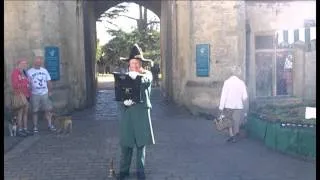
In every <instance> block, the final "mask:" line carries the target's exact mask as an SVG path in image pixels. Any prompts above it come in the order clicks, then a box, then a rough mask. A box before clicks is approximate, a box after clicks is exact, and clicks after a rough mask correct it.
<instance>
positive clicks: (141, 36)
mask: <svg viewBox="0 0 320 180" xmlns="http://www.w3.org/2000/svg"><path fill="white" fill-rule="evenodd" d="M108 33H110V34H111V35H112V36H113V37H114V38H112V39H111V40H110V41H109V42H108V43H107V44H106V45H104V46H103V47H102V52H103V53H104V54H105V56H104V57H103V61H104V62H105V64H113V65H119V64H120V63H121V61H120V60H119V59H120V57H127V56H128V55H129V53H130V50H131V48H132V45H133V44H135V43H138V44H139V46H140V47H141V48H142V51H143V52H144V57H145V58H148V59H152V60H154V61H156V62H159V61H160V33H159V32H157V31H155V30H146V31H142V32H139V31H138V30H137V29H136V30H134V31H132V32H130V33H126V32H124V31H122V30H109V31H108Z"/></svg>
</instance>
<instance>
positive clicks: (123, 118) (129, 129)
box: [119, 71, 155, 147]
mask: <svg viewBox="0 0 320 180" xmlns="http://www.w3.org/2000/svg"><path fill="white" fill-rule="evenodd" d="M151 84H152V73H151V72H150V71H147V72H146V73H145V74H144V75H143V77H142V78H141V88H140V89H141V96H142V100H143V103H137V104H134V105H132V106H130V107H125V106H124V104H123V102H120V104H119V107H120V108H119V109H120V145H121V146H126V147H135V146H138V147H140V146H143V145H150V144H154V143H155V141H154V136H153V130H152V123H151V117H150V109H151V108H152V106H151V102H150V93H151Z"/></svg>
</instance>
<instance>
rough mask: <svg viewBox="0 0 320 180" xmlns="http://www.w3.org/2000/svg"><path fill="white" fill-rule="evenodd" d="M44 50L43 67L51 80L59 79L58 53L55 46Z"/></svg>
mask: <svg viewBox="0 0 320 180" xmlns="http://www.w3.org/2000/svg"><path fill="white" fill-rule="evenodd" d="M44 50H45V67H46V69H47V70H48V72H49V74H50V76H51V80H59V79H60V53H59V48H58V47H56V46H47V47H45V48H44Z"/></svg>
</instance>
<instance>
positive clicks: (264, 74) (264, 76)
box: [256, 52, 273, 97]
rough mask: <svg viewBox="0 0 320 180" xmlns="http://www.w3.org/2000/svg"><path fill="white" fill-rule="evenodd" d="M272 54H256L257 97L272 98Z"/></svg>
mask: <svg viewBox="0 0 320 180" xmlns="http://www.w3.org/2000/svg"><path fill="white" fill-rule="evenodd" d="M272 57H273V53H272V52H260V53H256V96H260V97H261V96H272Z"/></svg>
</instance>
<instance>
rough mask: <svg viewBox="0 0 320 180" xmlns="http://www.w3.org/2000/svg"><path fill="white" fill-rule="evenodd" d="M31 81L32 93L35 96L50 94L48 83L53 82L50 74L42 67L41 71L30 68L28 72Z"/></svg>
mask: <svg viewBox="0 0 320 180" xmlns="http://www.w3.org/2000/svg"><path fill="white" fill-rule="evenodd" d="M27 74H28V77H29V80H30V82H31V87H32V91H31V93H32V94H34V95H44V94H47V93H48V85H47V81H50V80H51V77H50V74H49V72H48V71H47V70H46V69H45V68H42V67H40V69H35V68H30V69H29V70H28V71H27Z"/></svg>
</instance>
